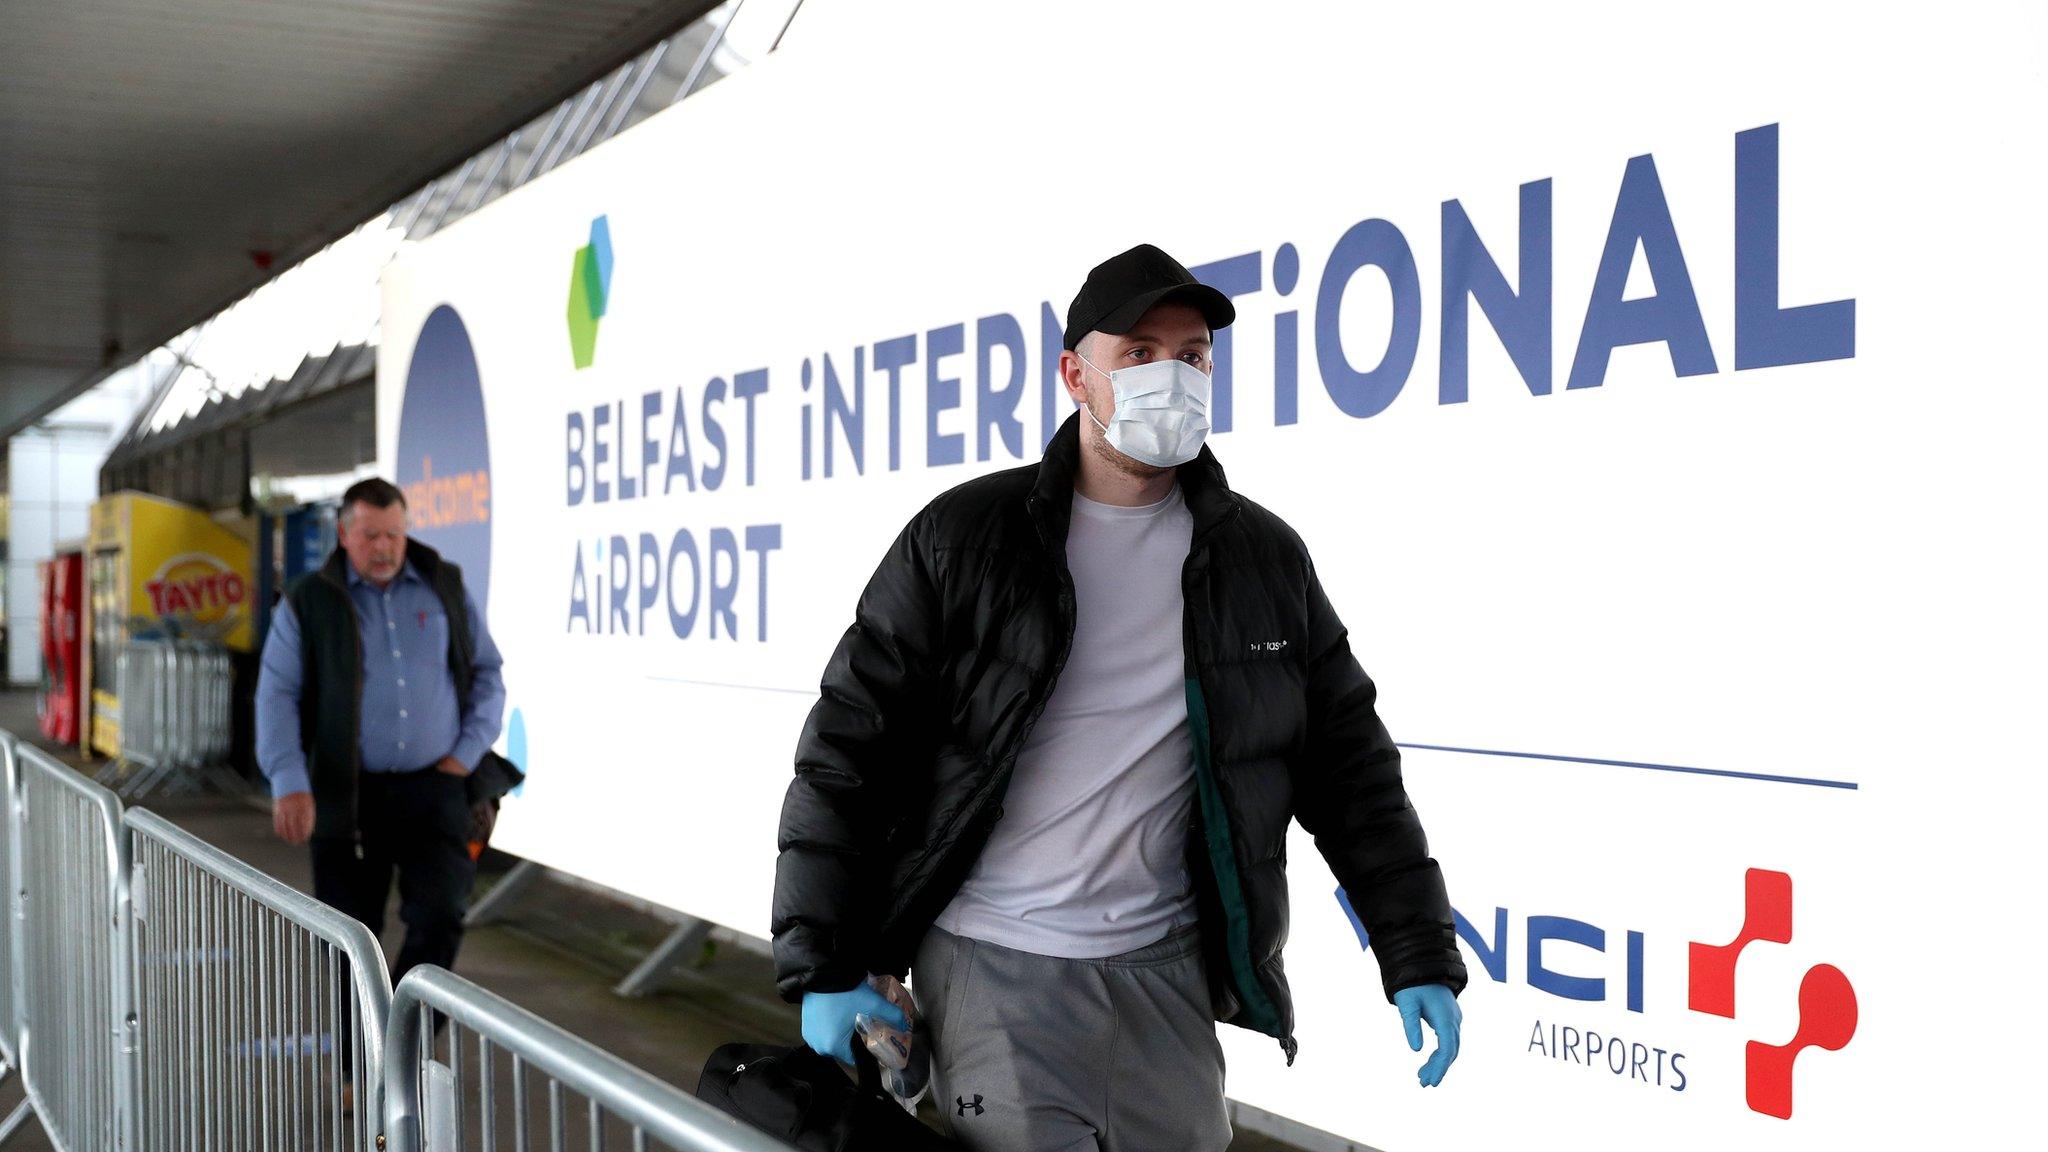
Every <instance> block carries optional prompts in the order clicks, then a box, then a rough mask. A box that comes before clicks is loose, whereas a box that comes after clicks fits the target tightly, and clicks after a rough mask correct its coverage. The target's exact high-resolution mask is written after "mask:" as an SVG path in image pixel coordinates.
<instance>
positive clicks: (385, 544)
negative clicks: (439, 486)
mask: <svg viewBox="0 0 2048 1152" xmlns="http://www.w3.org/2000/svg"><path fill="white" fill-rule="evenodd" d="M339 537H340V539H339V544H340V547H338V548H337V549H336V550H335V552H334V554H333V555H332V556H330V557H328V559H327V563H326V564H325V565H324V566H322V567H321V568H320V570H319V571H317V572H314V573H311V574H309V575H307V576H305V577H303V578H301V579H300V580H299V581H298V582H297V583H295V584H293V585H292V587H291V588H290V589H289V590H288V591H287V592H286V594H285V598H284V600H283V601H282V602H281V603H279V605H278V607H277V612H276V614H275V615H274V616H273V617H272V618H271V623H270V636H269V638H268V639H267V640H266V641H265V642H264V645H263V669H262V675H261V678H260V679H259V680H258V682H257V688H256V754H257V760H258V762H259V763H260V765H261V766H262V768H263V771H264V774H265V775H267V776H268V777H269V778H270V791H271V796H272V798H273V799H272V815H273V822H274V824H275V826H276V829H277V834H278V835H279V836H280V837H282V838H283V839H284V840H285V841H286V842H287V843H291V844H304V843H307V842H308V840H310V841H311V843H312V846H313V847H312V854H313V892H314V894H315V895H316V896H318V897H319V898H320V899H321V900H323V901H325V902H326V903H328V904H330V905H333V906H334V907H336V908H339V909H341V910H342V911H344V912H347V913H348V914H350V915H352V916H354V917H355V918H356V919H358V920H361V921H362V922H363V923H364V924H367V925H368V926H369V928H370V930H371V931H372V932H381V931H382V929H383V926H384V910H385V906H386V904H387V902H388V901H389V898H390V892H391V880H392V875H393V873H394V872H395V873H396V874H397V877H398V891H399V918H400V919H401V920H402V921H404V923H405V928H406V933H405V944H404V946H403V947H402V948H401V949H400V950H399V953H398V960H397V962H396V963H395V964H394V965H393V966H392V970H391V978H392V980H393V981H394V982H395V981H397V980H398V979H400V978H402V977H403V976H404V975H405V973H406V972H407V971H408V970H410V969H411V968H412V967H413V966H414V965H417V964H438V965H440V966H442V967H444V968H448V967H453V966H454V964H455V953H456V950H457V949H458V948H459V947H460V946H461V944H462V917H463V912H464V910H465V905H466V902H467V901H468V899H469V890H470V886H471V884H472V883H473V882H474V881H475V879H476V864H475V861H474V859H473V858H472V857H471V854H470V840H471V831H472V827H473V825H474V822H475V819H476V815H475V813H474V812H473V810H472V809H473V805H472V802H471V797H470V794H469V789H468V781H467V779H466V778H467V777H468V776H469V774H470V773H471V772H472V771H473V770H474V769H475V768H476V766H477V763H478V762H479V761H480V760H481V759H482V758H483V756H484V754H485V752H487V751H489V749H490V747H491V744H492V743H493V742H494V741H495V740H497V738H498V730H499V724H500V722H501V720H502V719H503V715H504V710H505V682H504V679H503V676H502V674H501V664H502V661H501V659H500V658H499V655H498V646H497V645H496V644H495V643H493V642H492V640H491V634H490V630H489V628H488V627H486V625H485V621H484V614H483V612H482V611H481V610H480V609H479V608H478V607H477V604H476V601H475V600H474V599H472V598H471V597H470V595H469V593H468V592H467V591H466V590H465V589H464V588H463V585H462V572H461V570H460V569H459V568H457V567H456V566H455V565H454V564H452V563H449V562H448V561H446V560H443V559H442V558H441V556H440V554H439V553H437V552H435V551H434V550H433V549H432V548H429V547H427V546H426V545H424V544H422V543H420V542H419V541H417V540H409V539H407V538H406V509H405V494H404V493H403V492H401V491H399V489H398V488H397V487H396V486H394V485H392V484H390V483H389V482H387V481H384V480H378V479H371V480H364V481H362V482H361V483H358V484H356V485H355V486H353V487H351V488H350V489H349V490H348V492H347V493H346V494H344V495H343V496H342V504H341V514H340V520H339Z"/></svg>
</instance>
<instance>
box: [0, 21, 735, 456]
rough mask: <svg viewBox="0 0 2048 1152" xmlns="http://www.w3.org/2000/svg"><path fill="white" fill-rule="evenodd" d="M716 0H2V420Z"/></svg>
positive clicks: (153, 338)
mask: <svg viewBox="0 0 2048 1152" xmlns="http://www.w3.org/2000/svg"><path fill="white" fill-rule="evenodd" d="M713 7H715V4H714V3H713V2H711V0H89V2H81V0H5V2H4V3H0V438H4V437H5V436H9V435H12V434H13V433H14V432H15V431H17V430H19V429H20V428H22V427H24V426H26V425H27V424H29V423H32V422H33V421H35V420H36V419H38V418H39V417H41V416H42V415H44V414H46V413H48V412H49V411H51V410H52V409H54V408H56V407H57V406H59V405H61V404H62V403H63V402H64V401H66V400H68V399H69V398H70V397H72V396H74V395H76V394H78V393H79V392H81V391H83V390H85V389H86V388H88V387H90V386H91V385H92V384H94V383H95V382H97V381H98V380H99V379H100V378H101V377H102V376H104V375H105V374H106V373H107V372H108V371H110V370H112V369H115V368H119V367H121V366H123V365H125V364H127V363H130V362H132V361H133V360H135V359H136V358H137V357H139V356H141V355H143V354H144V353H146V352H147V351H149V350H150V349H151V348H154V347H156V346H157V345H160V344H162V343H164V342H165V341H166V340H169V339H170V338H171V337H173V336H175V335H177V334H178V333H180V332H182V331H184V330H185V329H186V328H189V327H190V326H192V325H193V324H195V323H197V322H199V321H200V320H203V319H205V318H206V317H208V316H210V315H212V314H213V313H215V312H217V311H219V310H220V309H222V308H224V307H226V306H227V305H228V304H230V303H232V302H233V301H235V300H236V299H238V298H240V297H241V296H242V295H244V294H245V293H247V292H248V291H249V290H250V289H251V288H254V287H256V286H257V285H258V284H261V283H262V282H263V281H264V280H266V279H268V278H269V277H270V276H271V275H273V274H275V273H276V272H280V271H282V270H284V269H285V268H287V267H289V266H290V265H291V264H292V263H294V262H295V261H297V260H299V259H302V258H304V257H305V256H307V255H310V254H311V253H312V252H314V251H317V250H318V249H319V248H320V247H321V246H323V245H325V244H326V243H328V242H330V241H332V240H334V239H335V238H337V237H339V236H341V235H342V234H343V233H345V232H347V231H349V230H350V229H352V228H353V227H355V226H356V225H357V224H360V223H361V222H363V221H364V220H367V219H369V218H370V217H372V216H374V215H376V214H377V213H378V212H381V211H383V210H384V209H385V208H387V207H389V206H390V205H391V204H392V203H394V202H395V201H397V200H398V199H400V198H401V197H403V196H404V195H406V194H407V193H409V192H411V191H413V190H414V189H416V188H418V187H419V186H420V185H422V184H424V183H425V182H426V181H427V180H429V179H431V178H432V177H434V176H437V175H440V174H441V173H443V172H445V171H447V170H448V169H450V168H452V167H454V166H456V165H458V164H460V163H461V162H462V161H463V160H465V159H466V158H468V157H469V156H470V155H472V154H474V153H476V152H477V151H479V150H481V149H482V148H484V147H485V146H487V145H489V144H491V143H493V142H495V141H496V140H498V139H499V138H501V137H503V136H504V135H506V134H507V133H508V132H510V131H511V130H512V129H514V128H516V127H518V126H519V125H520V124H522V123H524V122H525V121H527V120H529V119H531V118H532V117H534V116H535V115H537V114H539V113H540V112H541V111H543V110H545V109H547V108H548V107H550V106H551V105H553V104H555V103H556V102H558V101H560V100H561V99H562V98H564V97H566V96H568V95H570V94H571V93H572V92H574V91H575V90H576V89H577V88H579V87H580V86H582V85H584V84H587V83H588V82H589V81H590V80H592V79H593V78H595V77H597V76H599V75H601V74H603V73H604V72H606V71H608V70H610V69H611V68H613V67H615V66H616V65H618V64H619V63H621V62H622V61H624V60H626V59H627V58H629V57H631V56H632V55H633V54H634V53H636V52H637V51H639V50H640V49H642V48H644V47H646V46H647V45H648V44H650V43H652V42H654V41H655V40H658V39H660V38H661V37H663V36H665V35H667V34H669V33H671V32H673V31H675V30H676V29H678V28H680V27H682V26H683V25H685V24H687V23H689V22H690V21H691V20H693V19H695V18H697V17H699V16H701V15H703V14H704V13H705V12H706V11H708V10H709V9H711V8H713Z"/></svg>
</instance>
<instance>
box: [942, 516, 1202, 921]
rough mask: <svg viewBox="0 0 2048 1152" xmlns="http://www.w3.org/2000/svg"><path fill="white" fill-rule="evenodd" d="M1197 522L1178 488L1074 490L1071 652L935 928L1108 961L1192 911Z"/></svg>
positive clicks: (1070, 549)
mask: <svg viewBox="0 0 2048 1152" xmlns="http://www.w3.org/2000/svg"><path fill="white" fill-rule="evenodd" d="M1193 537H1194V518H1193V517H1192V516H1191V515H1190V514H1189V512H1188V508H1187V504H1186V502H1185V501H1184V500H1182V498H1181V493H1180V488H1179V487H1178V486H1176V487H1175V488H1174V489H1173V491H1172V492H1171V493H1169V494H1168V495H1167V497H1166V499H1164V500H1161V501H1160V502H1159V503H1157V504H1152V505H1149V506H1147V507H1143V508H1120V507H1116V506H1114V505H1109V504H1098V503H1096V502H1095V501H1093V500H1090V499H1088V498H1086V497H1084V496H1082V495H1080V494H1079V493H1076V494H1075V496H1074V515H1073V520H1072V526H1071V527H1070V528H1069V530H1068V533H1067V567H1068V569H1069V570H1070V571H1072V573H1073V577H1074V602H1075V613H1076V618H1075V625H1074V648H1073V651H1072V652H1071V653H1070V654H1069V655H1068V657H1067V663H1066V667H1065V668H1064V669H1063V670H1062V671H1061V672H1060V678H1059V682H1058V683H1057V684H1056V685H1055V686H1054V688H1053V694H1052V699H1051V700H1049V701H1047V703H1046V706H1045V711H1044V712H1043V713H1042V714H1040V716H1039V718H1038V724H1037V726H1036V727H1035V728H1033V729H1032V731H1031V735H1030V738H1029V739H1028V740H1027V741H1026V742H1025V745H1024V749H1023V751H1022V752H1021V753H1020V754H1019V755H1018V757H1017V764H1016V770H1015V773H1014V775H1013V776H1012V777H1011V779H1010V787H1009V791H1008V793H1007V794H1006V795H1005V796H1004V798H1003V802H1002V805H1003V818H1002V819H1001V820H1000V821H998V822H997V823H996V826H995V829H994V831H993V832H992V833H991V835H990V836H989V841H988V846H987V847H986V848H985V849H983V851H982V854H981V858H980V859H979V860H978V861H977V862H976V864H975V866H974V870H973V871H972V872H970V873H969V874H968V876H967V880H966V883H965V884H963V885H962V886H961V889H960V891H959V893H958V894H957V895H955V896H954V897H953V902H952V903H951V904H948V905H947V906H946V909H945V911H944V912H942V913H940V914H939V917H938V925H939V927H941V928H943V929H945V930H946V931H948V932H951V933H953V934H954V935H956V936H966V937H969V938H971V939H976V940H986V941H989V942H991V943H994V944H1000V945H1002V946H1003V947H1005V948H1015V949H1018V950H1020V951H1024V952H1032V953H1036V954H1038V955H1041V956H1062V957H1068V958H1074V959H1081V958H1090V959H1092V958H1097V957H1102V956H1114V955H1116V954H1117V953H1119V952H1128V951H1130V950H1131V949H1133V948H1142V947H1144V946H1145V945H1147V944H1151V943H1154V942H1155V941H1157V940H1159V939H1160V938H1161V937H1164V936H1165V935H1166V934H1167V933H1168V932H1170V931H1172V930H1173V929H1174V928H1176V927H1178V926H1180V925H1182V924H1191V923H1193V922H1194V920H1195V908H1194V897H1193V894H1192V892H1191V891H1190V889H1189V886H1188V874H1187V860H1186V852H1187V842H1188V820H1189V816H1190V813H1191V806H1192V805H1193V803H1194V796H1195V777H1194V761H1193V746H1192V743H1191V740H1190V737H1189V735H1188V703H1187V690H1186V682H1187V672H1186V665H1185V663H1184V661H1183V658H1182V645H1181V628H1182V622H1181V586H1180V579H1181V568H1182V566H1183V565H1184V564H1185V563H1186V561H1187V557H1188V546H1189V543H1190V542H1191V541H1192V539H1193Z"/></svg>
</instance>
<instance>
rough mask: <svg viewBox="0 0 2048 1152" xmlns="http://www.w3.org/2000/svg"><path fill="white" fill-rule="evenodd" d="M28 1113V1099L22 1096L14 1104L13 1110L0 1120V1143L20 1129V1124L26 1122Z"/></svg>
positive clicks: (3, 1142) (5, 1141)
mask: <svg viewBox="0 0 2048 1152" xmlns="http://www.w3.org/2000/svg"><path fill="white" fill-rule="evenodd" d="M28 1115H29V1106H28V1099H27V1098H26V1097H24V1098H23V1099H22V1101H21V1103H19V1104H16V1105H15V1106H14V1111H13V1112H10V1113H8V1115H7V1119H5V1120H0V1144H5V1143H7V1141H8V1138H9V1137H11V1136H13V1135H14V1134H15V1133H16V1132H17V1131H20V1129H21V1126H22V1124H24V1123H26V1122H27V1120H28Z"/></svg>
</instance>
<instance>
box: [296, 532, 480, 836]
mask: <svg viewBox="0 0 2048 1152" xmlns="http://www.w3.org/2000/svg"><path fill="white" fill-rule="evenodd" d="M343 565H344V566H345V567H346V568H347V570H348V595H349V599H350V600H351V601H352V602H354V604H355V609H356V630H357V631H358V632H359V633H360V634H361V636H362V640H363V648H362V651H363V695H362V716H361V723H360V724H359V725H358V729H357V730H358V732H359V735H360V751H361V753H362V764H363V770H364V771H365V772H409V771H412V770H413V769H416V768H424V767H427V766H428V765H430V764H434V763H436V762H437V761H439V760H440V759H441V758H442V757H443V756H453V757H455V759H457V760H458V761H461V763H462V764H463V766H464V767H467V768H469V769H471V770H474V769H475V768H476V765H477V761H478V760H481V759H482V758H483V754H484V752H485V751H486V750H487V749H489V748H490V746H491V744H492V743H493V742H494V741H496V740H497V738H498V731H499V728H500V725H501V724H502V722H503V720H504V716H505V677H504V672H503V667H504V658H503V657H502V656H500V655H499V654H498V645H497V642H496V641H494V640H492V639H491V631H490V628H489V626H488V625H486V623H485V622H484V614H483V611H482V610H481V609H479V608H478V607H477V603H476V600H475V599H474V598H472V597H471V596H470V595H469V592H468V590H467V589H465V590H464V591H463V594H462V595H463V600H464V602H465V603H466V604H467V605H468V607H469V632H470V637H471V639H472V640H473V641H474V645H473V647H474V649H475V652H476V659H475V661H474V662H473V664H474V669H475V679H474V680H473V681H472V683H471V685H470V691H469V709H468V711H466V712H465V711H463V710H462V706H461V704H460V702H459V701H458V700H457V698H456V693H455V673H454V671H453V670H452V669H450V668H449V667H448V642H449V637H448V614H447V612H446V611H445V610H444V609H443V608H442V607H441V598H440V597H439V596H437V595H435V594H434V589H433V586H432V585H431V584H428V583H427V581H426V579H425V578H424V577H422V576H421V575H420V574H419V572H418V570H417V569H415V568H414V567H413V566H412V565H411V564H410V563H407V564H406V565H405V567H404V568H402V569H400V570H399V573H398V576H397V578H395V579H393V580H392V581H391V585H390V586H389V587H387V588H379V587H377V586H376V585H375V584H372V583H371V582H370V581H368V580H365V579H363V578H362V577H361V576H359V575H357V574H356V570H355V565H353V564H349V563H348V562H347V560H346V558H344V559H343ZM301 645H302V640H301V637H300V632H299V619H298V616H297V614H296V613H294V612H293V611H292V607H291V603H290V602H289V601H284V600H281V601H279V602H278V605H277V611H276V612H275V614H273V615H272V616H271V619H270V636H269V638H268V639H266V640H265V641H264V642H263V670H262V674H261V676H260V677H259V678H258V680H257V682H256V762H257V763H258V764H259V765H261V766H262V768H263V774H264V775H265V776H268V777H269V778H270V794H271V795H272V796H289V795H291V794H292V793H294V792H310V791H312V780H311V777H310V776H309V775H308V773H307V768H306V750H305V746H304V744H303V743H302V740H301V733H300V731H299V694H300V692H301V691H303V690H304V687H305V684H304V681H305V675H306V669H305V660H304V653H303V651H302V648H301Z"/></svg>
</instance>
